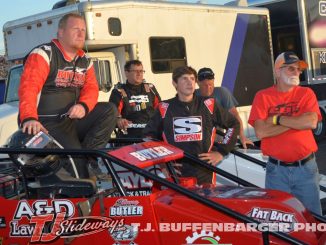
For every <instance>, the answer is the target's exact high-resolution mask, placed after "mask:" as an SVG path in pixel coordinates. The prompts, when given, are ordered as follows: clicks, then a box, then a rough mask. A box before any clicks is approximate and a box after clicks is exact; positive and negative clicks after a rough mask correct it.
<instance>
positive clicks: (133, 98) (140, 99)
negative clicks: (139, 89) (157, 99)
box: [129, 95, 149, 103]
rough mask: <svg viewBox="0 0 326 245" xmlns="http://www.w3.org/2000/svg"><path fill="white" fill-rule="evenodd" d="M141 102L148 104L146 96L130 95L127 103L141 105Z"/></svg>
mask: <svg viewBox="0 0 326 245" xmlns="http://www.w3.org/2000/svg"><path fill="white" fill-rule="evenodd" d="M142 102H145V103H147V102H149V99H148V96H147V95H132V96H131V97H130V99H129V103H142Z"/></svg>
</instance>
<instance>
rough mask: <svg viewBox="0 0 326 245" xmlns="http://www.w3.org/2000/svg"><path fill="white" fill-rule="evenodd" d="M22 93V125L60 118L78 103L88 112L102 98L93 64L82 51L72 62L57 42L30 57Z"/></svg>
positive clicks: (20, 104)
mask: <svg viewBox="0 0 326 245" xmlns="http://www.w3.org/2000/svg"><path fill="white" fill-rule="evenodd" d="M18 94H19V119H20V122H21V123H24V122H26V121H28V120H39V118H42V117H51V116H53V117H56V116H60V115H62V114H65V113H66V112H67V111H68V110H69V108H70V107H71V106H72V105H74V104H81V105H82V106H83V107H84V108H85V110H86V113H88V112H90V111H91V110H92V109H93V108H94V106H95V105H96V103H97V99H98V83H97V80H96V75H95V70H94V67H93V64H92V62H91V61H90V59H89V58H88V57H87V56H86V54H85V52H84V51H82V50H80V51H79V52H78V53H77V55H76V57H75V58H74V59H73V60H71V59H70V58H69V57H68V56H67V54H66V53H65V51H64V49H63V47H62V46H61V44H60V43H59V41H58V40H56V39H54V40H52V41H51V42H50V43H47V44H43V45H41V46H39V47H37V48H35V49H34V50H32V51H31V52H30V54H29V55H28V57H27V59H26V62H25V65H24V71H23V74H22V77H21V81H20V86H19V90H18Z"/></svg>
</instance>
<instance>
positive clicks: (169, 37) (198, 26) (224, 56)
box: [0, 1, 274, 145]
mask: <svg viewBox="0 0 326 245" xmlns="http://www.w3.org/2000/svg"><path fill="white" fill-rule="evenodd" d="M70 12H78V13H80V14H82V15H83V16H85V19H86V24H87V37H86V46H85V50H86V51H87V52H88V53H89V55H90V56H91V57H93V59H94V62H95V67H96V69H97V74H98V77H97V78H98V80H99V82H100V85H101V90H102V91H103V92H105V93H102V96H101V100H108V99H109V89H110V87H111V86H112V84H115V83H117V82H119V81H124V80H125V77H124V72H123V69H122V68H121V67H123V65H124V64H125V62H126V60H129V59H134V58H136V59H140V60H141V61H142V62H143V65H144V68H145V70H146V73H145V78H146V81H147V82H151V83H154V84H155V86H156V88H157V90H158V91H159V93H160V95H161V97H162V98H163V99H168V98H171V97H173V96H174V95H175V89H174V87H173V86H172V83H171V80H172V78H171V73H172V71H173V69H174V68H176V67H178V66H181V65H190V66H192V67H194V68H195V69H199V68H201V67H211V68H212V69H213V70H214V72H215V77H216V86H221V85H222V86H225V87H228V88H229V89H230V90H231V92H233V94H234V96H235V97H236V99H237V100H238V101H239V103H240V107H239V112H240V114H241V116H242V118H243V121H244V122H245V123H246V122H247V117H248V114H249V110H250V105H251V103H252V100H253V97H254V95H255V93H256V92H257V91H258V90H260V89H262V88H266V87H268V86H270V85H271V84H273V81H274V77H273V70H272V67H273V65H272V64H273V57H272V48H271V35H270V31H269V30H270V29H269V15H268V11H267V10H266V9H260V8H245V7H227V6H217V5H205V4H189V3H171V2H153V1H94V2H92V1H88V2H81V3H78V4H74V5H69V6H65V7H62V8H58V9H53V10H51V11H47V12H44V13H40V14H37V15H33V16H29V17H25V18H21V19H17V20H14V21H9V22H7V23H6V24H5V25H4V27H3V32H4V37H5V38H4V39H5V48H6V55H7V57H8V59H9V60H12V61H15V60H21V59H22V58H23V57H24V56H25V55H26V54H27V53H28V52H29V51H30V50H31V49H33V48H34V47H35V46H37V45H39V44H41V43H44V42H49V41H50V40H51V39H52V38H55V37H56V30H57V24H58V21H59V19H60V18H61V17H62V16H63V15H64V14H66V13H70ZM108 57H110V58H108ZM257 79H259V81H258V80H257ZM9 83H11V81H9ZM15 84H17V85H18V83H17V82H15ZM9 93H13V94H16V93H15V91H14V92H10V91H9ZM17 99H18V98H16V100H17ZM0 112H1V108H0ZM2 118H3V117H2V115H1V117H0V124H1V120H2ZM2 130H4V129H3V128H2ZM246 134H247V135H248V136H254V132H253V130H252V129H250V130H249V128H247V131H246ZM4 143H5V140H4V139H2V137H1V135H0V145H1V144H4Z"/></svg>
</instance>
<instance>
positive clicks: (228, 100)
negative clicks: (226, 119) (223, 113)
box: [215, 87, 239, 110]
mask: <svg viewBox="0 0 326 245" xmlns="http://www.w3.org/2000/svg"><path fill="white" fill-rule="evenodd" d="M217 89H218V90H217V93H216V94H215V96H220V97H221V99H220V101H221V105H222V106H223V108H225V109H227V110H230V109H231V108H233V107H236V106H238V105H239V103H238V101H237V100H236V99H235V98H234V96H233V95H232V94H231V92H230V91H229V90H228V89H227V88H225V87H219V88H217Z"/></svg>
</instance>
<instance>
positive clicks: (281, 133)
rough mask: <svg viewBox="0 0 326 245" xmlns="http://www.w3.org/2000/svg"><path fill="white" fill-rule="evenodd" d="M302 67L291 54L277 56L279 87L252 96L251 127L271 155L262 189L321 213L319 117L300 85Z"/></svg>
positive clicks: (313, 100) (306, 90) (311, 97)
mask: <svg viewBox="0 0 326 245" xmlns="http://www.w3.org/2000/svg"><path fill="white" fill-rule="evenodd" d="M306 68H307V64H306V62H305V61H302V60H299V58H298V56H297V55H296V54H294V53H293V52H284V53H282V54H280V55H279V56H278V57H277V59H276V61H275V77H276V80H277V83H276V85H274V86H272V87H270V88H267V89H264V90H262V91H260V92H258V93H257V94H256V96H255V99H254V102H253V104H252V109H251V113H250V117H249V123H250V124H251V125H252V126H253V127H254V128H255V132H256V136H257V137H258V138H259V139H261V149H262V151H263V154H265V155H268V156H269V160H268V162H267V168H266V181H265V185H266V188H267V189H278V190H282V191H286V192H289V193H291V194H293V195H294V196H295V197H297V198H298V199H299V200H300V201H301V202H302V203H303V204H304V205H305V207H306V208H307V209H309V210H310V211H313V212H315V213H317V214H321V205H320V198H319V183H318V182H319V181H318V167H317V163H316V160H315V154H314V153H315V152H316V151H317V144H316V142H315V139H314V137H313V134H312V129H314V128H316V126H317V122H318V120H321V114H320V111H319V107H318V102H317V99H316V96H315V94H314V93H313V91H312V90H311V89H310V88H306V87H300V86H298V85H299V82H300V79H299V76H300V74H301V73H302V71H303V70H304V69H306Z"/></svg>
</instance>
